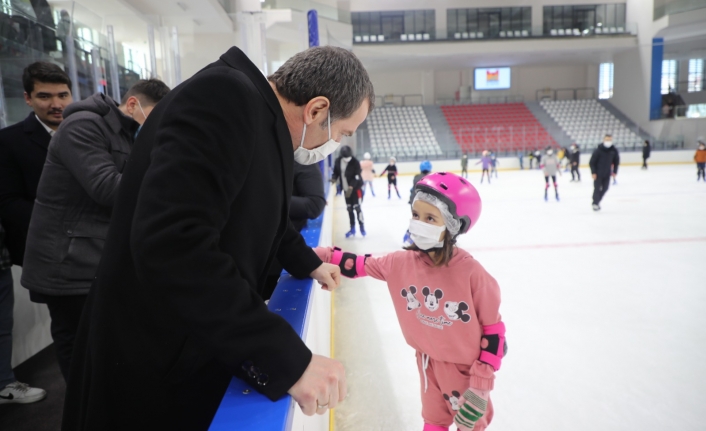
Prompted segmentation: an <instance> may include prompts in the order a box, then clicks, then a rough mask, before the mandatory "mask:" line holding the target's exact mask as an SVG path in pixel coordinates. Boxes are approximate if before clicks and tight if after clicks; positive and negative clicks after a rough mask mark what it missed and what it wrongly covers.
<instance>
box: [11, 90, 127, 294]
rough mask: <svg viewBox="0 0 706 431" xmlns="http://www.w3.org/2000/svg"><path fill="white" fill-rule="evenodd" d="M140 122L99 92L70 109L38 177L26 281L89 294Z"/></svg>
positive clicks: (50, 290) (32, 286)
mask: <svg viewBox="0 0 706 431" xmlns="http://www.w3.org/2000/svg"><path fill="white" fill-rule="evenodd" d="M138 127H139V124H138V123H137V122H135V120H133V119H132V118H130V117H128V116H126V115H124V114H123V113H122V112H121V111H120V110H119V109H118V106H117V104H116V103H115V102H114V101H113V100H112V99H111V98H110V97H108V96H105V95H103V94H100V93H98V94H95V95H93V96H91V97H90V98H88V99H86V100H83V101H80V102H76V103H73V104H71V105H69V106H68V107H67V108H66V110H65V111H64V121H63V122H62V123H61V126H60V127H59V129H58V130H57V131H56V133H55V135H54V137H53V138H52V140H51V142H50V143H49V149H48V152H47V160H46V162H45V164H44V170H43V171H42V177H41V179H40V180H39V187H38V189H37V199H36V200H35V202H34V211H33V213H32V219H31V221H30V224H29V232H28V235H27V245H26V250H25V260H24V267H23V271H22V279H21V283H22V285H23V286H24V287H26V288H27V289H29V290H31V291H34V292H38V293H41V294H46V295H55V296H60V295H83V294H87V293H88V289H89V288H90V286H91V282H92V281H93V278H94V276H95V273H96V270H97V269H98V263H99V262H100V258H101V254H102V252H103V243H104V241H105V236H106V234H107V233H108V224H109V222H110V216H111V212H112V207H113V203H114V201H115V196H116V194H117V190H118V187H119V186H120V178H121V176H122V171H123V169H124V167H125V164H126V163H127V160H128V156H129V154H130V149H131V147H132V143H133V140H134V135H135V132H136V131H137V128H138Z"/></svg>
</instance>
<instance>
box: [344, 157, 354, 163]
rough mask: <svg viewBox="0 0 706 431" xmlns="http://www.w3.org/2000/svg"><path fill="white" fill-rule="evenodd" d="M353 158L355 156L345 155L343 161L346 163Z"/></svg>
mask: <svg viewBox="0 0 706 431" xmlns="http://www.w3.org/2000/svg"><path fill="white" fill-rule="evenodd" d="M351 160H353V157H344V158H343V161H344V162H346V163H348V162H350V161H351Z"/></svg>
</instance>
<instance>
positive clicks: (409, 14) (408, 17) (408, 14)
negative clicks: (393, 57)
mask: <svg viewBox="0 0 706 431" xmlns="http://www.w3.org/2000/svg"><path fill="white" fill-rule="evenodd" d="M404 32H405V33H406V34H413V33H414V11H411V10H407V11H405V12H404Z"/></svg>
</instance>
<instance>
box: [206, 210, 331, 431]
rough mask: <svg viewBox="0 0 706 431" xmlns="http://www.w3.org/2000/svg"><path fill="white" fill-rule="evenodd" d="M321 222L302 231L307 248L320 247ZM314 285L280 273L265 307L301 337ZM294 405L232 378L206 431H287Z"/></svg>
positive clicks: (309, 225) (316, 222) (306, 280)
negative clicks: (267, 395) (268, 395)
mask: <svg viewBox="0 0 706 431" xmlns="http://www.w3.org/2000/svg"><path fill="white" fill-rule="evenodd" d="M322 221H323V214H322V215H321V216H319V217H318V218H317V219H314V220H309V223H308V225H307V227H306V228H305V229H303V230H302V232H301V234H302V236H303V237H304V239H305V240H306V243H307V245H309V246H310V247H316V246H317V245H319V238H320V236H321V223H322ZM313 285H314V281H313V280H312V279H310V278H307V279H305V280H297V279H296V278H294V277H292V276H291V275H289V274H287V273H286V272H283V273H282V277H281V278H280V281H279V283H278V284H277V287H276V288H275V291H274V293H273V294H272V298H271V299H270V302H269V304H268V308H269V309H270V311H272V312H273V313H277V314H279V315H280V316H282V317H283V318H284V319H285V320H286V321H287V322H289V324H290V325H292V327H293V328H294V330H295V331H297V333H298V334H299V336H300V337H302V338H304V335H305V334H306V330H307V326H308V323H309V313H310V311H311V303H310V300H311V294H312V289H313ZM244 392H247V393H244ZM294 405H295V403H293V402H292V397H290V396H289V395H287V396H285V397H282V399H280V400H279V401H276V402H272V401H270V400H269V398H267V397H265V396H264V395H262V394H260V393H259V392H257V391H255V390H254V389H253V388H252V387H251V386H250V385H248V384H247V383H245V382H244V381H242V380H240V379H237V378H233V379H232V380H231V382H230V385H229V386H228V389H227V390H226V393H225V395H224V396H223V400H222V401H221V405H220V406H219V407H218V411H217V412H216V415H215V416H214V418H213V421H212V422H211V427H210V428H209V431H234V430H248V431H250V430H257V431H287V430H289V429H290V428H291V425H292V418H293V417H294Z"/></svg>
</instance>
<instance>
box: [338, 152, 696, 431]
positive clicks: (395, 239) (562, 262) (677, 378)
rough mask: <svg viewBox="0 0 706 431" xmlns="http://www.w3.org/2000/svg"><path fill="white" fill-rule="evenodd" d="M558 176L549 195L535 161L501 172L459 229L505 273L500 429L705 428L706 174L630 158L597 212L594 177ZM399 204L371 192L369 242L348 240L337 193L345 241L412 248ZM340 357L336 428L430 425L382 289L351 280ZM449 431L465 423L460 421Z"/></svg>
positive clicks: (378, 187) (341, 305)
mask: <svg viewBox="0 0 706 431" xmlns="http://www.w3.org/2000/svg"><path fill="white" fill-rule="evenodd" d="M582 174H583V182H581V183H571V182H569V180H570V179H571V176H570V174H568V173H564V175H563V176H561V177H560V178H559V179H558V181H559V193H560V197H561V201H560V202H556V201H555V200H554V199H553V196H552V193H551V190H550V200H549V202H545V201H544V199H543V196H544V178H543V175H542V173H541V171H539V170H533V171H529V170H525V171H507V172H505V171H501V172H500V173H499V178H498V179H495V178H494V179H493V182H492V184H491V185H488V184H483V185H479V184H478V179H479V178H480V173H475V172H472V173H471V175H470V177H469V178H470V180H471V181H472V182H473V184H474V185H475V186H476V187H477V188H478V190H479V192H480V194H481V197H482V198H483V204H484V206H483V213H482V215H481V218H480V220H479V222H478V224H477V225H476V226H475V227H474V228H473V230H472V231H471V232H470V233H469V234H468V235H464V236H461V237H460V241H459V245H460V246H461V247H463V248H465V249H466V250H468V251H469V252H470V253H471V254H473V256H474V257H475V258H476V259H477V260H478V261H480V263H482V264H483V265H484V266H485V268H486V269H487V270H488V271H489V272H490V274H492V275H493V276H494V277H495V278H496V279H497V280H498V282H499V284H500V288H501V290H502V295H503V296H502V298H503V302H502V306H501V308H500V311H501V314H502V315H503V320H504V321H505V323H506V325H507V337H508V345H509V352H508V356H507V357H506V358H505V360H504V362H503V367H502V369H501V370H500V371H499V372H498V373H497V374H496V376H497V379H496V386H495V390H494V391H493V392H492V395H491V397H492V398H493V401H494V404H495V419H494V420H493V422H492V424H491V425H490V428H489V429H490V430H494V431H519V430H525V431H527V430H537V431H538V430H543V431H544V430H553V431H595V430H601V431H628V430H630V431H631V430H641V431H664V430H678V431H697V430H704V429H706V425H704V419H703V417H701V413H702V410H701V409H703V406H704V405H706V262H705V259H706V183H704V182H699V183H697V182H696V168H695V166H694V165H692V164H689V165H661V166H658V165H655V166H651V167H650V168H649V170H647V171H643V170H641V169H640V168H639V167H633V166H628V167H622V168H621V169H620V171H619V176H618V185H615V186H611V188H610V190H609V191H608V193H607V195H606V197H605V199H604V201H603V202H602V208H603V209H602V210H601V211H600V212H593V211H592V210H591V195H592V190H593V182H592V181H591V178H590V172H589V170H588V169H586V168H583V169H582ZM411 184H412V177H411V176H403V177H400V178H399V190H400V193H401V195H402V199H398V198H397V196H396V195H395V194H394V191H393V197H392V198H391V199H390V200H388V199H387V190H386V187H387V180H386V179H385V178H379V179H376V181H375V184H374V187H375V193H376V194H377V196H376V197H373V196H372V194H370V193H369V192H368V193H367V194H366V195H365V200H364V202H363V211H364V214H365V219H366V230H367V233H368V236H367V237H366V238H362V237H360V235H358V236H357V237H355V239H345V238H344V233H345V232H346V231H347V230H348V215H347V212H346V210H345V202H344V200H343V198H342V197H340V196H339V197H337V198H336V201H335V208H334V226H335V227H334V244H335V245H337V246H340V247H342V248H344V250H349V251H353V252H359V253H374V254H385V253H388V252H391V251H395V250H398V249H399V248H400V247H401V242H402V237H403V234H404V232H405V230H406V228H407V225H408V223H409V218H410V213H409V206H408V205H407V201H408V198H409V189H410V187H411ZM333 301H334V315H333V316H334V317H333V331H334V333H333V339H334V356H335V357H336V358H337V359H339V360H341V361H342V362H343V363H344V365H345V367H346V370H347V376H348V383H349V388H350V393H349V396H348V398H347V400H346V401H345V402H344V403H343V404H341V405H340V406H339V407H338V408H337V409H336V410H335V429H336V430H337V431H373V430H385V431H388V430H405V431H421V429H422V427H423V423H422V419H421V415H420V411H421V402H420V395H419V391H420V383H419V376H418V373H417V367H416V363H415V359H414V352H413V350H412V349H411V348H410V347H408V346H407V345H406V344H405V342H404V339H403V338H402V334H401V331H400V329H399V325H398V323H397V319H396V317H395V313H394V308H393V306H392V301H391V299H390V296H389V293H388V290H387V287H386V285H385V284H384V283H382V282H379V281H376V280H373V279H370V278H363V279H357V280H347V279H346V280H344V282H343V285H342V287H341V288H340V289H339V290H338V291H336V292H335V293H334V299H333ZM451 429H452V430H454V429H455V428H454V427H452V428H451Z"/></svg>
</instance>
